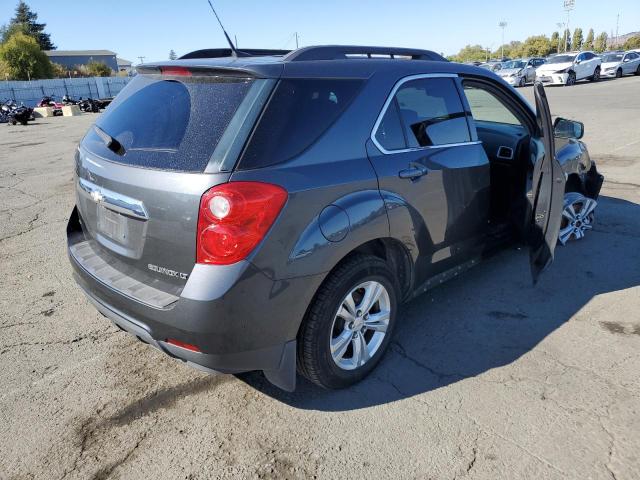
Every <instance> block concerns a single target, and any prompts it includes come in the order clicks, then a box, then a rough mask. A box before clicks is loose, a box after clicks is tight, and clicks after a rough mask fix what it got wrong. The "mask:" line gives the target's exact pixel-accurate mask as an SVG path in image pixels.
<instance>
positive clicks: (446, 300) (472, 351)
mask: <svg viewBox="0 0 640 480" xmlns="http://www.w3.org/2000/svg"><path fill="white" fill-rule="evenodd" d="M638 218H640V205H638V204H635V203H632V202H629V201H626V200H622V199H618V198H612V197H604V196H602V197H600V199H599V207H598V217H597V222H596V226H595V228H594V231H593V232H591V234H590V235H588V236H587V237H585V239H583V240H581V241H578V242H571V243H569V244H568V245H567V246H566V247H561V246H558V248H557V249H556V259H555V262H554V264H553V265H552V266H551V267H550V269H549V270H548V271H547V272H545V274H543V276H542V277H541V279H540V281H539V283H538V285H537V286H535V287H534V286H532V284H531V280H530V274H529V264H528V251H527V250H526V249H525V248H521V249H518V248H515V247H514V248H512V249H510V250H507V251H505V252H503V253H500V254H499V255H497V256H495V257H494V258H492V259H490V260H488V261H487V262H484V263H483V264H481V265H479V266H478V267H476V268H475V269H473V270H471V271H469V272H467V273H466V274H465V275H463V276H461V277H460V278H458V279H456V280H453V281H451V282H449V283H447V284H445V285H442V286H441V287H439V288H437V289H434V290H432V291H431V292H428V293H426V294H424V295H422V296H420V297H418V298H417V299H415V300H413V301H412V302H410V303H408V304H407V305H405V306H404V308H403V311H402V312H401V315H400V318H399V320H400V321H399V323H398V325H397V328H396V331H395V335H394V339H393V341H392V343H391V344H390V349H389V351H388V352H387V353H386V355H385V357H384V358H383V359H382V361H381V362H380V364H379V365H378V367H377V368H376V369H375V370H374V371H373V372H372V374H371V375H370V376H369V377H368V378H366V379H365V380H364V381H363V382H361V383H359V384H357V385H355V386H354V387H352V388H349V389H345V390H340V391H327V390H323V389H321V388H319V387H317V386H315V385H313V384H311V383H310V382H308V381H307V380H305V379H304V378H302V377H301V376H300V375H298V386H297V389H296V391H295V392H293V393H287V392H284V391H282V390H280V389H278V388H276V387H274V386H272V385H271V384H270V383H269V382H268V381H267V380H265V379H264V377H263V376H262V374H261V373H257V372H252V373H249V374H243V375H240V376H239V378H241V379H242V380H243V381H245V382H246V383H248V384H249V385H251V386H252V387H254V388H256V389H257V390H259V391H261V392H263V393H264V394H266V395H269V396H271V397H273V398H275V399H277V400H279V401H282V402H284V403H286V404H288V405H290V406H292V407H295V408H300V409H309V410H321V411H346V410H354V409H360V408H366V407H370V406H374V405H381V404H385V403H389V402H394V401H397V400H401V399H403V398H407V397H411V396H414V395H418V394H422V393H425V392H429V391H432V390H436V389H438V388H441V387H444V386H446V385H449V384H452V383H455V382H458V381H461V380H464V379H466V378H471V377H475V376H477V375H480V374H482V373H484V372H487V371H489V370H491V369H494V368H500V367H502V366H505V365H509V364H511V363H512V362H514V361H517V360H518V359H519V358H520V357H521V356H522V355H524V354H526V353H527V352H529V351H531V350H533V349H534V348H536V346H537V345H538V343H540V342H541V341H542V340H543V339H544V338H545V337H547V336H548V335H550V334H552V333H553V331H554V330H556V329H557V328H559V327H561V326H562V325H563V324H564V323H565V322H567V321H568V320H570V319H571V318H572V317H573V316H574V315H575V314H576V313H577V312H579V311H580V309H582V308H583V307H584V306H585V305H586V304H587V303H588V302H589V301H590V300H591V299H592V298H594V297H595V296H597V295H601V294H605V293H608V292H614V291H618V290H624V289H628V288H632V287H635V286H637V285H640V250H638V248H637V247H638V243H639V240H640V222H638V221H637V219H638ZM603 334H608V333H604V330H603Z"/></svg>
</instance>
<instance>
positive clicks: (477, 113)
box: [464, 84, 522, 125]
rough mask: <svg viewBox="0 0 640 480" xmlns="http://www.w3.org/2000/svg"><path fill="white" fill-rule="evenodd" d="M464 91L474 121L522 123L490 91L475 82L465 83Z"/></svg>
mask: <svg viewBox="0 0 640 480" xmlns="http://www.w3.org/2000/svg"><path fill="white" fill-rule="evenodd" d="M464 93H465V95H466V96H467V101H468V102H469V107H470V108H471V115H472V116H473V119H474V120H475V121H480V122H493V123H505V124H508V125H522V122H520V120H518V118H517V117H516V116H515V115H514V114H513V113H511V111H510V110H509V109H508V108H507V107H506V105H505V104H504V103H502V101H501V100H500V99H498V97H496V96H495V95H494V94H493V93H491V92H490V91H488V90H485V89H483V88H480V87H477V86H476V85H475V84H473V85H468V84H465V85H464Z"/></svg>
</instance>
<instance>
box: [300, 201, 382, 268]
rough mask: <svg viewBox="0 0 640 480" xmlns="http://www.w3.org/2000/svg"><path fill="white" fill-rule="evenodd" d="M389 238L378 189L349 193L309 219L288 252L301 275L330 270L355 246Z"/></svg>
mask: <svg viewBox="0 0 640 480" xmlns="http://www.w3.org/2000/svg"><path fill="white" fill-rule="evenodd" d="M388 236H389V220H388V217H387V210H386V209H385V203H384V201H383V199H382V196H381V195H380V192H379V191H378V190H361V191H359V192H353V193H349V194H347V195H345V196H343V197H341V198H339V199H336V200H335V201H333V202H332V203H331V204H330V205H327V206H326V207H324V208H323V209H321V211H320V212H319V213H318V214H317V215H316V216H315V217H314V218H313V219H312V220H311V222H310V223H309V224H308V225H307V226H306V228H305V229H304V230H303V232H302V234H301V235H300V237H299V238H298V239H297V241H296V243H295V246H294V247H293V249H292V250H291V252H290V253H289V258H288V264H289V265H293V264H295V266H296V272H298V273H299V274H300V275H312V274H315V273H318V272H325V273H326V272H328V271H330V270H331V269H332V268H333V267H334V266H335V265H336V264H337V263H338V262H339V261H340V260H342V259H343V258H344V257H345V256H346V255H347V254H348V253H349V252H351V251H352V250H354V249H355V248H357V247H358V246H360V245H362V244H364V243H366V242H368V241H371V240H376V239H379V238H386V237H388Z"/></svg>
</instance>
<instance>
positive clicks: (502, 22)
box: [498, 20, 507, 60]
mask: <svg viewBox="0 0 640 480" xmlns="http://www.w3.org/2000/svg"><path fill="white" fill-rule="evenodd" d="M498 26H499V27H500V28H501V29H502V44H501V47H500V48H501V49H502V50H501V52H500V53H501V56H502V58H504V29H505V27H506V26H507V22H505V21H504V20H502V21H501V22H500V23H498ZM502 58H501V59H500V60H502Z"/></svg>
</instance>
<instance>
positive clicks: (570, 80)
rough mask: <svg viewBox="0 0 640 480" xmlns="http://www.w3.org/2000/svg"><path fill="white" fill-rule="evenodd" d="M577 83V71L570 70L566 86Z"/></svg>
mask: <svg viewBox="0 0 640 480" xmlns="http://www.w3.org/2000/svg"><path fill="white" fill-rule="evenodd" d="M575 84H576V74H575V72H569V76H568V77H567V83H565V84H564V85H565V87H571V86H573V85H575Z"/></svg>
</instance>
